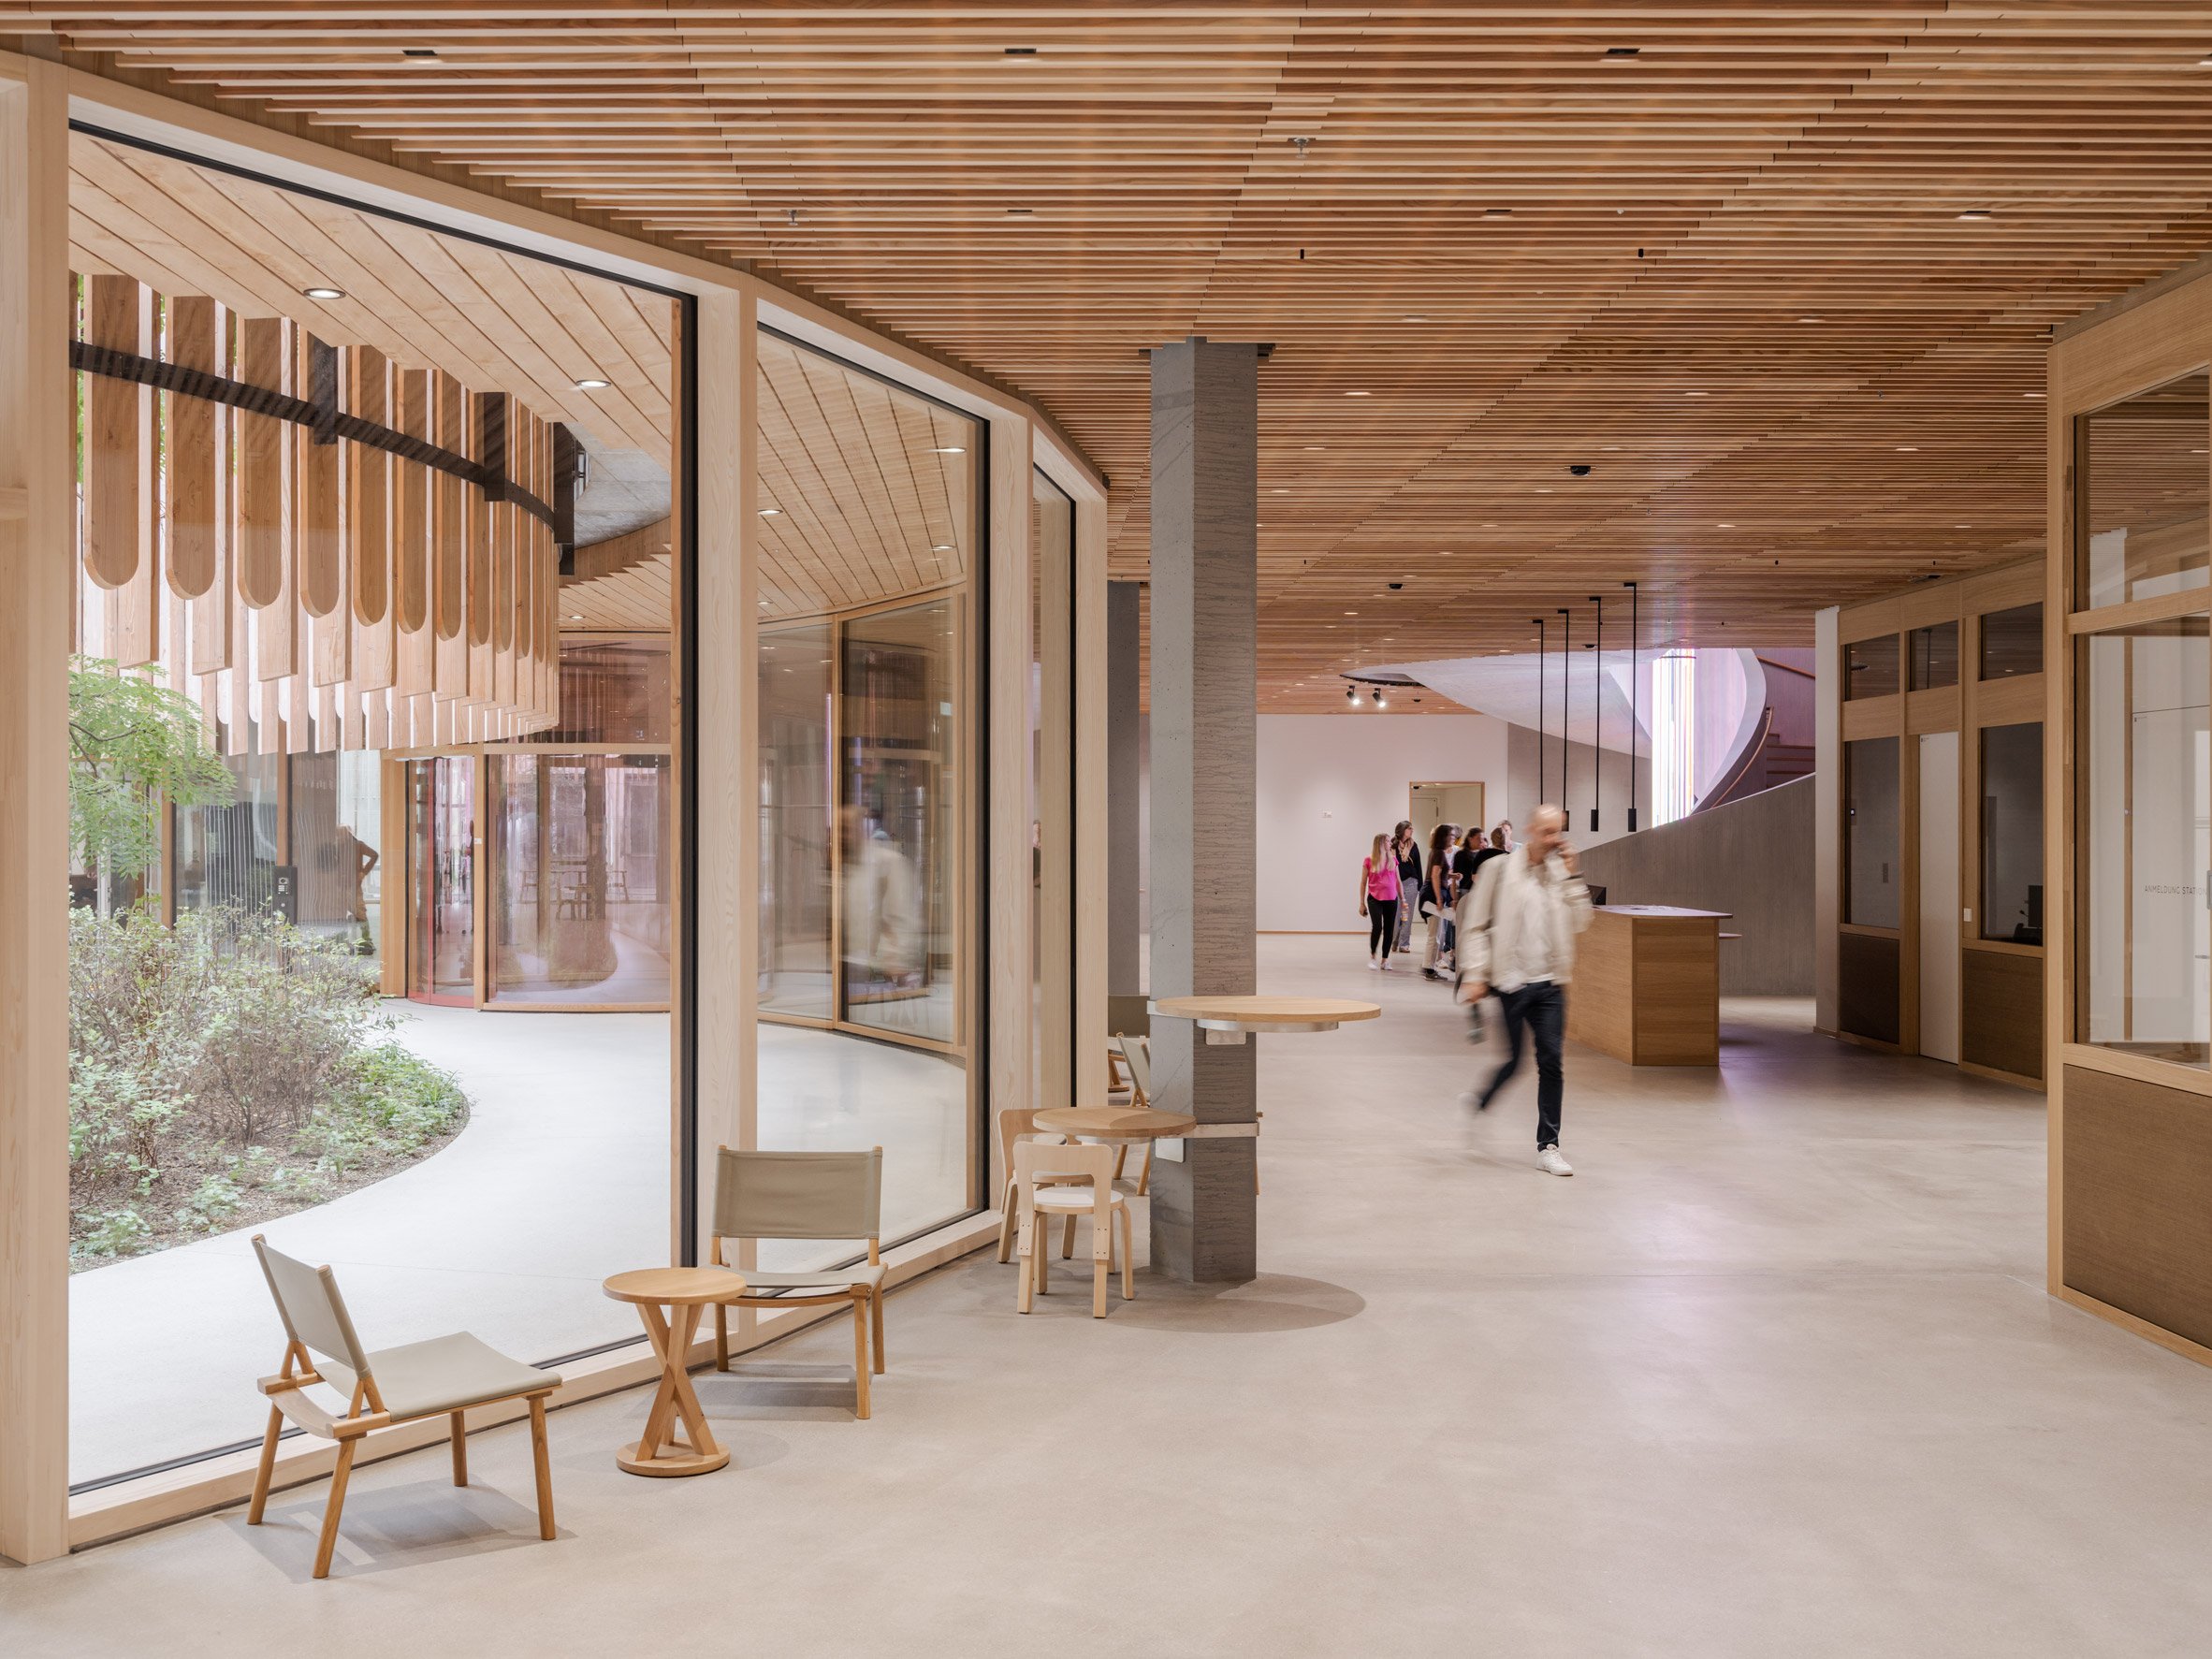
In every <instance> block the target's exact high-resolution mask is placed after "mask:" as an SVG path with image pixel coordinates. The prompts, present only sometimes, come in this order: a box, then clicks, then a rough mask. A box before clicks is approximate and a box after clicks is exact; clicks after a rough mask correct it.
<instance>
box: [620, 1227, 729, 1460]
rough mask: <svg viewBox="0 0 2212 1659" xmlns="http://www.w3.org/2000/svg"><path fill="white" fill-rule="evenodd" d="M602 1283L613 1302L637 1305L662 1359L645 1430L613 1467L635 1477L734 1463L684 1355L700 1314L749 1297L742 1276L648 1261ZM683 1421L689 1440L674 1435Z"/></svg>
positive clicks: (686, 1352)
mask: <svg viewBox="0 0 2212 1659" xmlns="http://www.w3.org/2000/svg"><path fill="white" fill-rule="evenodd" d="M600 1288H602V1289H603V1290H604V1291H605V1292H606V1294H607V1295H608V1296H609V1297H610V1298H612V1299H613V1300H614V1301H616V1302H631V1303H633V1304H634V1305H635V1306H636V1308H637V1314H638V1317H639V1318H641V1319H643V1320H644V1321H645V1328H646V1335H647V1336H648V1338H649V1339H650V1340H651V1342H652V1345H653V1353H654V1355H655V1357H657V1358H658V1359H659V1360H660V1361H661V1386H660V1387H659V1388H658V1389H656V1390H653V1405H652V1409H651V1410H650V1411H648V1412H647V1413H646V1426H645V1433H644V1434H643V1435H641V1436H640V1437H639V1438H638V1439H637V1440H636V1441H634V1442H633V1443H632V1444H631V1445H629V1446H625V1447H624V1448H622V1449H621V1450H620V1451H618V1452H617V1453H616V1454H615V1463H616V1466H617V1467H618V1468H621V1469H626V1470H628V1471H629V1472H630V1473H631V1474H633V1475H705V1474H708V1473H710V1472H711V1471H713V1470H716V1469H719V1468H720V1467H721V1466H722V1465H723V1464H724V1463H728V1462H729V1461H730V1453H729V1450H728V1448H725V1447H720V1446H717V1445H716V1444H715V1441H714V1434H713V1433H712V1431H710V1430H709V1429H708V1428H707V1426H706V1413H705V1412H704V1411H702V1410H701V1409H700V1408H699V1396H698V1395H697V1394H695V1393H693V1392H692V1391H691V1372H690V1369H689V1367H688V1366H687V1365H686V1364H685V1362H684V1361H685V1360H686V1359H687V1358H688V1357H689V1355H690V1354H691V1338H692V1336H693V1335H694V1334H695V1333H696V1332H698V1329H699V1318H700V1316H701V1315H703V1314H704V1313H706V1310H707V1309H708V1308H710V1307H712V1306H713V1305H714V1304H715V1303H716V1302H727V1301H729V1300H730V1299H731V1298H732V1297H735V1296H742V1295H744V1294H745V1275H744V1274H743V1273H732V1272H731V1271H730V1270H729V1269H727V1268H721V1267H648V1268H640V1269H639V1270H637V1271H636V1272H634V1273H617V1274H615V1276H614V1277H613V1278H611V1279H609V1280H607V1281H606V1283H605V1284H604V1285H603V1286H602V1287H600ZM663 1308H666V1309H667V1310H668V1311H667V1312H666V1313H662V1311H661V1310H662V1309H663ZM677 1419H682V1422H683V1429H684V1434H685V1436H686V1438H684V1439H678V1438H677V1433H676V1426H677Z"/></svg>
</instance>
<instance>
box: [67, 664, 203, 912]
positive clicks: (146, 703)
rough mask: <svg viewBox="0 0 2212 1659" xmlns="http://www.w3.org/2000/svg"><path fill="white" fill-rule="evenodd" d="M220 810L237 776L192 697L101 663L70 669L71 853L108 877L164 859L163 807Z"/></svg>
mask: <svg viewBox="0 0 2212 1659" xmlns="http://www.w3.org/2000/svg"><path fill="white" fill-rule="evenodd" d="M164 795H167V797H168V798H169V799H170V800H171V801H173V802H175V803H176V804H177V805H178V806H180V807H213V806H219V805H221V804H222V803H224V802H226V801H228V800H229V799H230V797H231V785H230V770H229V768H228V767H226V766H225V765H224V764H223V760H222V757H221V756H219V755H217V754H216V753H214V751H213V750H211V749H209V748H208V746H207V743H206V740H205V738H204V737H203V736H202V735H201V731H200V717H199V710H198V709H197V708H196V707H195V706H193V703H192V700H191V699H190V698H189V697H185V696H183V695H182V694H180V693H179V692H176V691H170V690H169V689H168V688H167V686H164V685H161V684H158V683H157V682H156V681H155V680H154V679H153V678H151V677H141V676H139V675H136V674H124V673H123V672H121V671H120V670H119V669H118V668H117V667H116V666H115V664H114V663H113V662H108V661H106V660H105V659H102V658H97V657H78V658H75V659H73V660H72V661H71V662H70V664H69V848H70V851H72V852H75V853H79V854H81V855H82V857H83V859H84V861H85V863H86V864H88V865H90V866H93V867H94V868H95V869H96V870H98V871H99V872H100V875H101V878H102V879H101V882H100V904H101V909H102V910H106V908H107V891H108V888H107V880H106V877H107V874H108V872H109V870H139V869H144V868H145V867H146V866H148V865H150V864H152V863H153V861H154V860H155V859H157V858H159V857H160V856H161V801H162V797H163V796H164Z"/></svg>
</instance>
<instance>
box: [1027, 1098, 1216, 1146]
mask: <svg viewBox="0 0 2212 1659" xmlns="http://www.w3.org/2000/svg"><path fill="white" fill-rule="evenodd" d="M1037 1127H1038V1128H1041V1129H1051V1130H1052V1131H1053V1132H1054V1133H1055V1134H1060V1135H1081V1136H1084V1137H1085V1138H1086V1139H1088V1140H1092V1141H1171V1140H1173V1139H1174V1138H1175V1137H1176V1136H1178V1135H1187V1134H1189V1133H1190V1131H1191V1130H1193V1129H1195V1128H1198V1119H1197V1118H1195V1117H1190V1116H1186V1114H1185V1113H1180V1112H1155V1111H1153V1110H1152V1109H1151V1108H1149V1107H1144V1106H1052V1107H1048V1108H1046V1109H1045V1110H1044V1111H1042V1112H1040V1113H1038V1114H1037Z"/></svg>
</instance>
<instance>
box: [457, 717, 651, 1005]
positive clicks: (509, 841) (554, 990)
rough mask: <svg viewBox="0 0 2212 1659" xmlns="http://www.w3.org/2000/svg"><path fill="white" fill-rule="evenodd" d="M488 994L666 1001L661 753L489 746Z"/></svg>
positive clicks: (524, 999)
mask: <svg viewBox="0 0 2212 1659" xmlns="http://www.w3.org/2000/svg"><path fill="white" fill-rule="evenodd" d="M490 765H491V791H492V805H493V811H492V818H491V833H492V837H493V854H492V856H493V867H494V868H495V869H496V870H498V872H499V887H498V900H497V909H496V912H495V914H494V915H493V916H492V918H491V923H492V928H493V940H494V945H495V949H496V951H497V953H498V954H497V958H496V961H495V963H494V965H493V969H492V982H491V987H490V995H491V999H492V1000H494V1001H497V1002H502V1003H518V1002H519V1003H553V1004H566V1003H589V1004H591V1005H593V1006H596V1007H602V1008H604V1007H644V1008H657V1007H662V1006H665V1005H666V1003H667V1001H668V994H669V978H668V946H669V902H668V898H669V895H668V889H667V870H668V867H669V849H670V845H671V841H670V836H671V828H672V819H673V812H672V808H673V805H674V803H673V798H672V795H671V792H670V790H669V786H668V757H667V756H665V755H651V754H642V755H599V754H594V755H565V754H564V755H533V754H508V755H494V756H492V757H491V762H490Z"/></svg>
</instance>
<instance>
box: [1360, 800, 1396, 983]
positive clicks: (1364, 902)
mask: <svg viewBox="0 0 2212 1659" xmlns="http://www.w3.org/2000/svg"><path fill="white" fill-rule="evenodd" d="M1360 914H1361V915H1362V916H1364V917H1366V918H1367V966H1368V967H1370V968H1376V969H1378V970H1380V971H1381V972H1383V973H1388V972H1390V952H1391V949H1392V948H1393V947H1394V946H1395V945H1396V944H1397V941H1398V860H1397V859H1396V857H1395V856H1393V855H1392V853H1391V851H1390V837H1389V836H1388V835H1387V834H1381V835H1377V836H1376V837H1375V845H1374V846H1373V847H1370V848H1369V849H1368V850H1367V856H1366V857H1365V858H1362V859H1361V861H1360Z"/></svg>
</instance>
